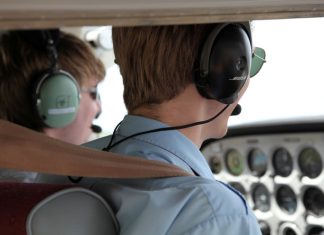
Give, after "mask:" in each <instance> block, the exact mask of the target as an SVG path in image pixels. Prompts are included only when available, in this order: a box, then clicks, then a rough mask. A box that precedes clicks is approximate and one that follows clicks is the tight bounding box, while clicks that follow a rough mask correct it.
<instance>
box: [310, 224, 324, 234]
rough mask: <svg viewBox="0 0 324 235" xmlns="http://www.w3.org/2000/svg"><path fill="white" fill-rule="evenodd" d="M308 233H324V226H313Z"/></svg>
mask: <svg viewBox="0 0 324 235" xmlns="http://www.w3.org/2000/svg"><path fill="white" fill-rule="evenodd" d="M307 234H308V235H324V228H323V227H320V226H315V227H312V228H311V229H310V230H309V232H308V233H307Z"/></svg>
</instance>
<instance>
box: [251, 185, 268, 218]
mask: <svg viewBox="0 0 324 235" xmlns="http://www.w3.org/2000/svg"><path fill="white" fill-rule="evenodd" d="M252 198H253V202H254V209H258V210H260V211H262V212H266V211H269V210H270V193H269V191H268V189H267V188H266V187H265V186H264V185H263V184H258V185H256V186H255V187H254V189H253V192H252Z"/></svg>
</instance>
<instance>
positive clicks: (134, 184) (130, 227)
mask: <svg viewBox="0 0 324 235" xmlns="http://www.w3.org/2000/svg"><path fill="white" fill-rule="evenodd" d="M112 36H113V44H114V52H115V56H116V63H117V64H118V65H119V67H120V72H121V75H122V78H123V82H124V102H125V105H126V107H127V110H128V114H127V115H126V116H125V118H124V119H123V120H122V121H121V123H120V124H119V125H118V126H117V127H116V128H115V131H114V133H113V135H111V136H109V137H106V138H103V139H100V140H97V141H94V142H93V143H89V145H88V146H90V147H91V145H92V146H97V148H98V147H100V148H102V147H103V150H104V151H111V152H114V153H120V154H123V155H130V156H133V157H135V158H142V159H151V160H157V161H161V162H165V163H169V164H173V165H175V166H177V167H179V168H182V169H183V170H185V171H187V172H189V173H190V174H191V175H192V176H188V177H173V178H163V179H162V178H161V179H146V180H145V179H141V180H107V179H106V180H98V181H97V182H96V183H95V184H94V185H93V187H92V188H93V189H94V190H96V191H98V192H100V193H101V195H103V196H104V197H105V198H106V199H107V200H108V202H109V203H110V204H111V205H112V206H113V208H114V210H115V212H116V215H117V219H118V221H119V224H120V231H121V234H132V235H137V234H138V235H139V234H155V235H158V234H161V235H162V234H223V235H225V234H226V235H234V234H244V235H257V234H258V235H260V234H261V232H260V228H259V225H258V222H257V220H256V218H255V216H254V214H253V212H252V210H251V209H250V208H249V206H248V204H247V202H246V201H245V199H244V197H243V196H242V195H241V194H240V193H239V192H237V191H236V190H235V189H233V188H231V187H230V186H229V185H226V184H225V183H222V182H219V181H217V180H215V178H214V175H213V174H212V172H211V170H210V168H209V166H208V164H207V162H206V160H205V158H204V156H203V155H202V153H201V152H200V151H199V148H200V146H201V144H202V143H203V141H204V140H206V139H208V138H221V137H223V136H224V135H225V134H226V132H227V122H228V119H229V117H230V115H231V114H232V112H233V110H235V107H236V106H237V103H238V101H239V100H240V98H241V97H242V95H243V94H244V92H245V91H246V89H247V87H248V84H249V73H250V68H251V60H252V41H251V40H252V39H251V31H250V25H249V23H248V22H241V23H222V24H201V25H181V26H145V27H120V28H118V27H115V28H113V33H112Z"/></svg>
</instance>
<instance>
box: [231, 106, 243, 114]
mask: <svg viewBox="0 0 324 235" xmlns="http://www.w3.org/2000/svg"><path fill="white" fill-rule="evenodd" d="M241 111H242V107H241V105H239V104H237V105H236V106H235V108H234V110H233V112H232V113H231V116H236V115H239V114H240V113H241Z"/></svg>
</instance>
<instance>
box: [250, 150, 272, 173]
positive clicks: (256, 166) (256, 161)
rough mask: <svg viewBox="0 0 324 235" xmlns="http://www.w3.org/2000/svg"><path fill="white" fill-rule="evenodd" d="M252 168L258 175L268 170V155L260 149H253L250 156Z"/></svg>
mask: <svg viewBox="0 0 324 235" xmlns="http://www.w3.org/2000/svg"><path fill="white" fill-rule="evenodd" d="M248 163H249V167H250V170H251V171H252V173H253V174H254V175H256V176H262V175H264V173H265V172H266V171H267V167H268V162H267V156H266V155H265V154H264V152H262V151H261V150H260V149H258V148H255V149H252V150H251V151H250V153H249V156H248Z"/></svg>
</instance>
